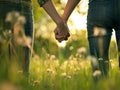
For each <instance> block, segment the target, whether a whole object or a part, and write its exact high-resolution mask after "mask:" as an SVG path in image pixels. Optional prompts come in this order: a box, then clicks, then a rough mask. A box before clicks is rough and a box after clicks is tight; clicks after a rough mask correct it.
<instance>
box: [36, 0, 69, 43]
mask: <svg viewBox="0 0 120 90" xmlns="http://www.w3.org/2000/svg"><path fill="white" fill-rule="evenodd" d="M38 2H39V4H40V6H42V7H43V9H44V10H45V11H46V12H47V14H48V15H49V16H50V17H51V18H52V20H53V21H54V22H55V23H56V25H57V31H55V34H56V35H55V37H56V39H57V40H58V39H59V40H58V41H63V40H64V39H67V37H66V36H69V29H68V27H67V24H66V23H65V22H64V20H63V19H62V18H61V16H60V15H59V14H58V12H57V11H56V9H55V7H54V5H53V3H52V0H38ZM58 34H59V35H58Z"/></svg>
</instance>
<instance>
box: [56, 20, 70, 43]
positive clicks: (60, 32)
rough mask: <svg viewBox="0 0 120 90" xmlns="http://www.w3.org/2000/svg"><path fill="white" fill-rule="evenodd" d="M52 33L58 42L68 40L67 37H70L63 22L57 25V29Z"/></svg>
mask: <svg viewBox="0 0 120 90" xmlns="http://www.w3.org/2000/svg"><path fill="white" fill-rule="evenodd" d="M54 33H55V38H56V40H58V41H59V42H62V41H64V40H68V37H69V36H70V33H69V29H68V26H67V24H66V23H64V22H63V23H61V24H59V25H57V27H56V28H55V30H54Z"/></svg>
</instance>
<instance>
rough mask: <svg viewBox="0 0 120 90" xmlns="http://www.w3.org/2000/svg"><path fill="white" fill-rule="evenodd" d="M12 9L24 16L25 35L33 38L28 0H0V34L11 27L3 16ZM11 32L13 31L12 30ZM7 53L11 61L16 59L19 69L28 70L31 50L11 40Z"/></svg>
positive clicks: (26, 71)
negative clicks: (18, 1)
mask: <svg viewBox="0 0 120 90" xmlns="http://www.w3.org/2000/svg"><path fill="white" fill-rule="evenodd" d="M12 11H15V12H19V13H20V14H21V15H24V16H25V18H26V23H25V25H24V30H25V31H24V32H25V35H26V36H29V37H31V38H33V18H32V8H31V2H30V0H28V2H27V1H25V2H21V3H15V2H9V1H4V0H3V1H0V35H1V33H2V32H4V30H8V29H11V27H10V26H9V24H8V23H6V22H5V18H6V15H7V14H8V13H9V12H12ZM11 32H12V33H13V31H11ZM12 35H13V34H12ZM13 40H14V37H13ZM0 52H1V51H0ZM1 53H2V52H1ZM1 53H0V55H1ZM8 53H9V54H8V55H9V57H10V58H9V59H10V62H11V63H12V62H13V61H12V59H18V65H19V67H20V69H21V70H22V71H23V72H25V73H28V72H29V61H30V55H31V51H30V50H29V49H28V47H27V46H17V45H15V43H14V41H12V48H11V47H10V46H9V47H8ZM6 55H7V54H6ZM1 60H2V58H0V62H1Z"/></svg>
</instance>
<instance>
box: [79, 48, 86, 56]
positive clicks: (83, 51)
mask: <svg viewBox="0 0 120 90" xmlns="http://www.w3.org/2000/svg"><path fill="white" fill-rule="evenodd" d="M77 53H78V55H79V56H80V57H85V56H86V54H87V49H86V48H85V47H81V48H79V49H78V50H77Z"/></svg>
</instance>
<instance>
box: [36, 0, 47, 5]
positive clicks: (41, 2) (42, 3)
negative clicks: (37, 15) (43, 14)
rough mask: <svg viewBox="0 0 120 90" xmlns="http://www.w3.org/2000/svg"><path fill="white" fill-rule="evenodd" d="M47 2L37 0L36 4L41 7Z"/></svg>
mask: <svg viewBox="0 0 120 90" xmlns="http://www.w3.org/2000/svg"><path fill="white" fill-rule="evenodd" d="M47 1H48V0H38V3H39V4H40V6H41V7H42V6H43V5H44V4H45V3H46V2H47Z"/></svg>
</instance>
